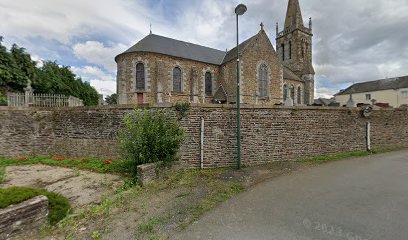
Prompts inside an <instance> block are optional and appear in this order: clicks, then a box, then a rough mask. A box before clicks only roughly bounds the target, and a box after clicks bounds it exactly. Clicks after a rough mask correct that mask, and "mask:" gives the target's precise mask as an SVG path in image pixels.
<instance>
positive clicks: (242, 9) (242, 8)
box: [235, 3, 247, 15]
mask: <svg viewBox="0 0 408 240" xmlns="http://www.w3.org/2000/svg"><path fill="white" fill-rule="evenodd" d="M246 11H247V7H246V6H245V5H244V4H242V3H241V4H239V5H238V6H237V7H236V8H235V14H237V15H243V14H244V13H245V12H246Z"/></svg>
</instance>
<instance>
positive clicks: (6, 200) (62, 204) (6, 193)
mask: <svg viewBox="0 0 408 240" xmlns="http://www.w3.org/2000/svg"><path fill="white" fill-rule="evenodd" d="M40 195H43V196H46V197H47V198H48V206H49V211H50V212H49V214H48V222H49V223H50V224H52V225H54V224H56V223H58V222H59V221H60V220H62V219H63V218H64V217H65V216H66V215H68V214H69V213H70V212H71V206H70V204H69V202H68V200H67V199H66V198H65V197H64V196H62V195H60V194H57V193H53V192H48V191H46V190H44V189H39V188H28V187H10V188H2V189H0V208H6V207H8V206H10V205H12V204H18V203H21V202H24V201H26V200H28V199H31V198H33V197H36V196H40Z"/></svg>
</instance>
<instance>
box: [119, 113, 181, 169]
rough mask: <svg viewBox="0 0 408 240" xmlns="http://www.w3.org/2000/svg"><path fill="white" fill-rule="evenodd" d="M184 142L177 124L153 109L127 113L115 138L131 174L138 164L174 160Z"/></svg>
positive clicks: (164, 114) (166, 115) (165, 114)
mask: <svg viewBox="0 0 408 240" xmlns="http://www.w3.org/2000/svg"><path fill="white" fill-rule="evenodd" d="M183 140H184V131H183V129H182V128H181V127H180V126H179V124H178V123H177V121H176V120H175V119H173V118H171V117H170V116H169V114H167V113H164V112H162V111H159V110H155V109H151V110H144V111H142V110H140V109H135V110H134V111H133V113H130V114H126V115H125V118H124V128H123V129H122V130H120V131H119V135H118V141H119V148H120V150H121V153H122V156H123V158H124V159H126V160H127V161H128V162H129V163H131V171H132V173H133V174H136V169H137V166H138V165H140V164H145V163H154V162H159V161H163V162H165V163H166V162H170V161H173V160H174V159H175V156H176V153H177V152H178V150H179V148H180V146H181V144H182V142H183Z"/></svg>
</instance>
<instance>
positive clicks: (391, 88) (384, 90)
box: [335, 76, 408, 107]
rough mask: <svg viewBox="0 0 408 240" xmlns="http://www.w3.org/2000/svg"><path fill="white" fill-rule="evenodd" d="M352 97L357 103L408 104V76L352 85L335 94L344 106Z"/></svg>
mask: <svg viewBox="0 0 408 240" xmlns="http://www.w3.org/2000/svg"><path fill="white" fill-rule="evenodd" d="M350 98H352V100H353V102H354V103H355V104H356V105H357V104H359V103H360V104H375V103H382V104H389V105H390V106H391V107H400V106H401V105H406V104H408V76H403V77H397V78H387V79H381V80H376V81H370V82H362V83H356V84H353V85H351V86H350V87H348V88H347V89H345V90H341V91H340V92H339V93H337V94H336V95H335V99H336V101H337V102H339V103H340V104H341V105H342V106H343V105H346V104H347V102H348V101H349V100H350Z"/></svg>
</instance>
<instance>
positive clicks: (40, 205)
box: [0, 196, 48, 239]
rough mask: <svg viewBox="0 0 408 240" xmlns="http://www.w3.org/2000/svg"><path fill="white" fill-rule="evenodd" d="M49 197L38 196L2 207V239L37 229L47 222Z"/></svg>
mask: <svg viewBox="0 0 408 240" xmlns="http://www.w3.org/2000/svg"><path fill="white" fill-rule="evenodd" d="M47 215H48V198H47V197H45V196H38V197H34V198H32V199H29V200H27V201H24V202H22V203H19V204H16V205H11V206H9V207H7V208H5V209H0V239H9V238H11V237H13V236H16V235H17V234H21V233H28V232H30V231H37V230H38V229H39V228H40V227H41V225H43V224H44V223H46V221H47Z"/></svg>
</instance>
